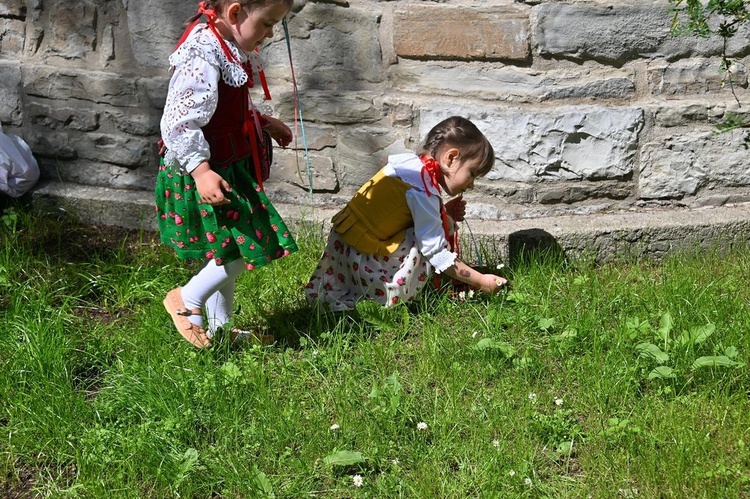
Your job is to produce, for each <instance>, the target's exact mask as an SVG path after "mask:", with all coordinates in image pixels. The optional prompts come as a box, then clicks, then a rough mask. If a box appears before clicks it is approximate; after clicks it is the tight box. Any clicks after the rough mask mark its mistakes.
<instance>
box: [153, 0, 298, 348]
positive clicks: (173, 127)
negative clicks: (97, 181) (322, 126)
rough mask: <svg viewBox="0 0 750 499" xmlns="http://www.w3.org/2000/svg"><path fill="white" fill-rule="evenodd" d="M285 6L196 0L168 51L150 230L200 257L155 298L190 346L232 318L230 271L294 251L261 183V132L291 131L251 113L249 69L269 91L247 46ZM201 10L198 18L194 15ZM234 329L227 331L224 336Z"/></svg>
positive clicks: (264, 148) (267, 147)
mask: <svg viewBox="0 0 750 499" xmlns="http://www.w3.org/2000/svg"><path fill="white" fill-rule="evenodd" d="M291 6H292V0H210V1H206V2H201V3H200V4H199V9H198V13H197V14H196V16H195V17H194V18H193V20H192V22H191V24H190V26H188V29H187V30H186V31H185V34H184V35H183V37H182V40H180V42H179V43H178V44H177V48H176V50H175V51H174V53H173V54H172V55H171V56H170V58H169V62H170V65H171V66H172V69H173V71H174V72H173V75H172V79H171V81H170V83H169V91H168V94H167V101H166V104H165V106H164V115H163V117H162V121H161V131H162V140H163V143H164V148H165V150H164V152H165V154H164V156H163V158H162V161H161V165H160V169H159V173H158V176H157V183H156V209H157V217H158V223H159V229H160V231H161V239H162V241H163V242H164V243H166V244H168V245H170V246H171V247H173V248H174V250H175V252H176V254H177V256H179V257H180V258H186V259H187V258H190V259H203V260H205V261H206V263H205V265H204V266H203V268H202V269H201V270H200V271H199V272H198V273H197V274H196V275H195V276H194V277H193V278H192V279H190V281H189V282H188V283H187V284H186V285H185V286H184V287H182V288H180V287H177V288H175V289H173V290H171V291H170V292H169V293H168V294H167V296H166V298H165V299H164V306H165V308H166V309H167V311H168V312H169V313H170V315H171V316H172V319H173V321H174V324H175V326H176V327H177V330H178V331H179V332H180V334H181V335H182V336H183V337H184V338H185V339H186V340H188V341H189V342H190V343H192V344H193V345H195V346H196V347H199V348H205V347H208V346H209V345H210V343H211V337H212V335H213V333H214V332H215V331H216V330H217V328H218V327H220V326H223V325H225V324H227V323H228V322H229V321H230V320H231V316H232V309H233V298H234V287H235V280H236V278H237V277H238V276H239V275H240V274H241V273H242V272H243V271H245V270H247V269H250V270H252V269H254V268H257V267H260V266H262V265H266V264H268V263H270V262H272V261H273V260H275V259H277V258H280V257H283V256H285V255H288V254H289V253H291V252H293V251H296V250H297V246H296V244H295V242H294V240H293V238H292V236H291V235H290V233H289V230H288V229H287V227H286V225H285V224H284V221H283V220H282V219H281V217H280V216H279V214H278V212H277V211H276V210H275V209H274V207H273V205H272V204H271V202H270V201H269V199H268V197H267V196H266V194H265V192H264V191H263V181H264V180H266V179H267V178H268V171H269V165H270V162H271V143H270V138H273V139H274V140H275V141H276V142H277V143H278V144H279V145H281V146H286V145H288V144H289V143H290V142H291V140H292V132H291V130H290V129H289V127H287V126H286V125H285V124H284V123H283V122H282V121H280V120H278V119H275V118H272V117H270V116H264V115H262V114H261V113H260V112H258V111H257V110H256V109H255V108H254V106H253V105H252V100H251V97H250V88H251V87H253V86H254V83H255V77H256V76H258V80H259V81H260V82H261V83H262V87H263V91H264V93H265V95H266V98H270V94H269V92H268V89H267V87H266V84H265V78H264V77H263V73H262V68H261V65H260V60H259V57H258V54H257V52H256V51H255V50H256V49H257V47H258V46H259V45H260V44H261V43H262V42H263V41H264V40H265V39H266V38H270V37H271V36H273V27H274V25H276V24H277V23H279V22H280V21H281V20H282V19H283V18H284V16H285V15H286V14H287V13H288V12H289V9H290V8H291ZM203 16H205V18H206V19H207V23H206V24H198V22H199V20H200V19H201V18H202V17H203ZM204 311H205V313H206V318H207V319H208V327H207V328H206V327H205V325H204V322H203V319H204V318H203V313H204ZM243 334H244V335H247V334H248V333H247V332H242V331H239V330H236V329H235V330H233V331H232V335H233V337H237V336H238V335H243Z"/></svg>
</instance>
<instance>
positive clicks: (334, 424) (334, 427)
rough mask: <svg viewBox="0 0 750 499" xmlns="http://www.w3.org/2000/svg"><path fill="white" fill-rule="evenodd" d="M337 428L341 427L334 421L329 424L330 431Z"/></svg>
mask: <svg viewBox="0 0 750 499" xmlns="http://www.w3.org/2000/svg"><path fill="white" fill-rule="evenodd" d="M339 428H341V427H340V426H339V425H338V424H336V423H333V424H332V425H331V431H336V430H338V429H339Z"/></svg>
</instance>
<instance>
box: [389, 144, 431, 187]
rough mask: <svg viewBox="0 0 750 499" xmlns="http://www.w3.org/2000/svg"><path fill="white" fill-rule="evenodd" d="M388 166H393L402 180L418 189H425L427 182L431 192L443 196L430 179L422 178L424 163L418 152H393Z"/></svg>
mask: <svg viewBox="0 0 750 499" xmlns="http://www.w3.org/2000/svg"><path fill="white" fill-rule="evenodd" d="M387 166H388V167H390V168H392V169H393V171H394V172H395V173H396V175H398V176H399V177H400V178H401V180H403V181H404V182H406V183H407V184H409V185H411V186H412V187H415V188H416V189H417V190H420V191H424V190H425V184H426V185H427V192H428V193H429V194H434V195H437V196H441V194H442V193H441V192H440V191H439V190H438V189H437V188H436V187H435V186H434V185H432V183H430V182H429V181H427V182H425V181H424V180H423V179H422V167H423V166H424V165H423V164H422V160H421V159H419V156H417V155H416V154H414V153H412V152H407V153H401V154H392V155H390V156H388V165H387Z"/></svg>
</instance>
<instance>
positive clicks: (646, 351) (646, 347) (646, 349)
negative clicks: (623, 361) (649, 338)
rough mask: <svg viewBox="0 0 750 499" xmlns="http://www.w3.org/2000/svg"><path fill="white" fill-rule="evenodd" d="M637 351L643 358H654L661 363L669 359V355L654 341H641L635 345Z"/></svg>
mask: <svg viewBox="0 0 750 499" xmlns="http://www.w3.org/2000/svg"><path fill="white" fill-rule="evenodd" d="M635 351H636V352H638V354H639V356H640V357H641V358H643V359H654V360H655V361H656V362H658V363H659V364H664V363H665V362H667V361H668V360H669V355H667V354H666V353H664V352H662V351H661V348H659V347H657V346H656V345H654V344H653V343H639V344H638V345H636V346H635Z"/></svg>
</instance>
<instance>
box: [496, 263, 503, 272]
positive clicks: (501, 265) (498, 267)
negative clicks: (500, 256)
mask: <svg viewBox="0 0 750 499" xmlns="http://www.w3.org/2000/svg"><path fill="white" fill-rule="evenodd" d="M503 268H505V264H504V263H501V264H498V266H497V270H501V269H503Z"/></svg>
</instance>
